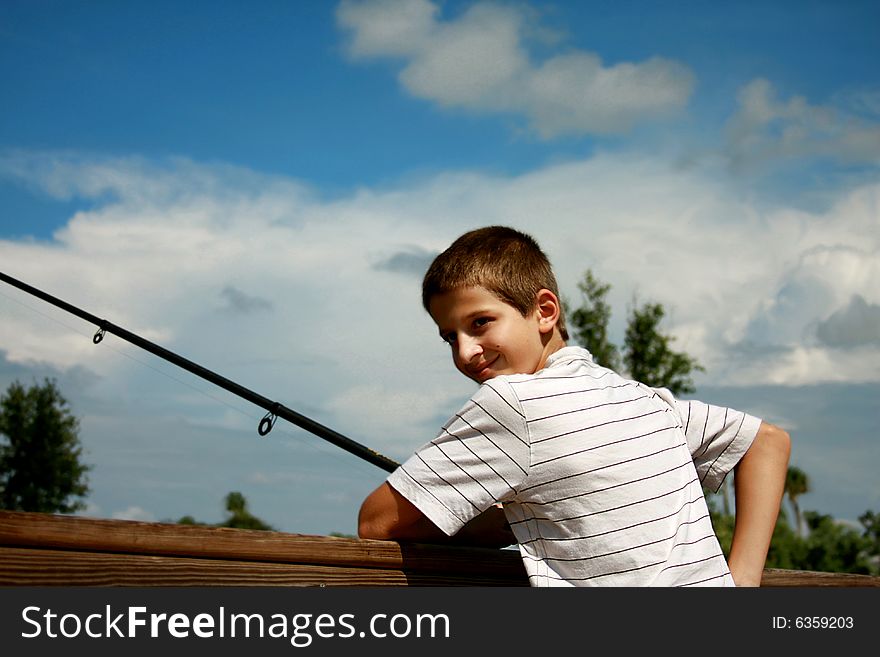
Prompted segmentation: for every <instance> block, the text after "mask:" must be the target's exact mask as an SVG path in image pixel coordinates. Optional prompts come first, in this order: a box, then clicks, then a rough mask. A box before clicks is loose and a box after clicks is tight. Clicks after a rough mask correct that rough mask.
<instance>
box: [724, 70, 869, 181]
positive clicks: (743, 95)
mask: <svg viewBox="0 0 880 657" xmlns="http://www.w3.org/2000/svg"><path fill="white" fill-rule="evenodd" d="M738 103H739V107H738V110H737V112H736V114H735V115H734V116H733V117H732V118H731V120H730V122H729V123H728V126H727V132H728V145H727V146H728V155H729V157H730V160H731V163H732V164H733V166H734V167H736V168H738V169H740V170H744V169H746V168H747V167H750V166H754V165H756V164H763V163H771V162H773V161H777V160H794V159H796V158H827V159H830V160H833V161H835V162H840V163H844V164H852V163H856V164H880V121H878V113H877V107H876V103H877V100H876V93H875V94H869V93H863V94H859V95H857V96H850V97H849V98H848V99H847V105H849V107H851V108H852V111H851V110H848V109H847V107H846V106H834V105H813V104H810V103H809V102H808V100H807V99H806V98H804V97H803V96H792V97H791V98H789V99H787V100H785V99H781V98H779V97H778V93H777V91H776V89H775V88H774V86H773V85H772V84H771V83H770V82H769V81H768V80H766V79H763V78H758V79H755V80H752V81H751V82H749V83H748V84H746V85H745V86H744V87H743V88H742V89H741V90H740V92H739V96H738Z"/></svg>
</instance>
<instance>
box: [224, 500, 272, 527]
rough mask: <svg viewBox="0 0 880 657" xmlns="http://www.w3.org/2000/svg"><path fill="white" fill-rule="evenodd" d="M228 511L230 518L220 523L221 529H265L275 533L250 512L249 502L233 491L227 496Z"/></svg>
mask: <svg viewBox="0 0 880 657" xmlns="http://www.w3.org/2000/svg"><path fill="white" fill-rule="evenodd" d="M226 510H227V511H228V512H229V517H228V518H227V519H226V520H225V521H224V522H222V523H220V526H221V527H236V528H238V529H265V530H268V531H274V529H275V528H274V527H272V526H271V525H269V524H267V523H265V522H263V521H262V520H260V519H259V518H257V516H255V515H253V514H252V513H251V512H250V511H248V508H247V500H246V499H244V495H242V494H241V493H239V492H238V491H232V492H231V493H229V494H228V495H227V496H226Z"/></svg>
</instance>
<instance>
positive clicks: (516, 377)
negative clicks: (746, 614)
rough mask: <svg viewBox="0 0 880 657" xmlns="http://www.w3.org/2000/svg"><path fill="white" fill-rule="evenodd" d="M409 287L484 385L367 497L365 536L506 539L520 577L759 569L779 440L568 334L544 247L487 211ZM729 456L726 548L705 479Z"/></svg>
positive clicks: (707, 578)
mask: <svg viewBox="0 0 880 657" xmlns="http://www.w3.org/2000/svg"><path fill="white" fill-rule="evenodd" d="M422 302H423V305H424V307H425V309H426V310H427V311H428V312H429V314H430V315H431V317H432V319H433V320H434V322H435V323H436V324H437V327H438V329H439V332H440V337H441V338H442V339H443V340H444V341H446V342H447V343H448V344H449V345H450V347H451V349H452V359H453V362H454V363H455V366H456V368H457V369H458V370H459V371H460V372H461V373H462V374H464V375H465V376H467V377H469V378H471V379H473V380H474V381H475V382H477V383H478V384H480V387H479V388H478V390H477V391H476V392H475V393H474V395H473V396H472V397H471V399H470V400H469V401H468V402H467V403H466V404H465V406H464V407H463V408H462V409H461V410H460V411H459V412H458V413H457V414H456V415H455V416H453V417H452V418H451V419H450V420H449V422H448V423H447V424H446V426H444V427H443V429H442V431H441V432H440V434H439V435H438V436H437V438H435V439H434V440H433V441H432V442H430V443H428V444H427V445H425V446H423V447H422V448H420V449H419V450H418V451H417V452H416V454H415V455H413V456H412V457H411V458H410V459H409V460H407V461H406V462H405V463H404V464H403V465H401V466H400V467H399V468H398V469H397V470H395V471H394V472H393V473H392V474H391V475H390V476H389V477H388V479H387V481H386V482H385V483H383V484H382V485H381V486H379V487H378V488H377V489H376V490H375V491H373V493H371V494H370V495H369V496H368V497H367V499H366V500H365V501H364V503H363V505H362V507H361V510H360V515H359V522H358V533H359V535H360V536H361V537H362V538H378V539H394V540H409V541H421V542H438V541H444V540H447V541H448V540H450V539H449V538H448V537H452V539H451V540H452V541H453V542H458V543H466V544H470V545H484V546H495V547H503V546H506V545H510V544H513V543H517V544H518V545H519V550H520V554H521V556H522V559H523V562H524V565H525V568H526V572H527V573H528V576H529V582H530V584H531V585H532V586H691V585H703V586H707V585H708V586H733V585H739V586H758V585H759V584H760V581H761V574H762V572H763V568H764V561H765V559H766V556H767V549H768V547H769V545H770V538H771V535H772V533H773V527H774V525H775V523H776V516H777V514H778V511H779V505H780V502H781V499H782V493H783V486H784V481H785V473H786V470H787V466H788V456H789V451H790V439H789V436H788V434H786V433H785V432H784V431H783V430H781V429H779V428H778V427H775V426H773V425H770V424H767V423H763V422H761V421H760V420H759V419H757V418H755V417H752V416H750V415H747V414H745V413H740V412H738V411H734V410H732V409H724V408H718V407H713V406H708V405H706V404H703V403H701V402H696V401H690V402H688V401H684V402H681V401H677V400H675V399H674V398H673V397H672V395H671V394H670V393H669V391H668V390H665V389H652V388H649V387H647V386H645V385H643V384H641V383H638V382H636V381H630V380H627V379H624V378H622V377H621V376H619V375H618V374H616V373H615V372H613V371H611V370H609V369H606V368H603V367H600V366H598V365H596V364H595V363H594V362H593V360H592V357H591V356H590V354H589V352H588V351H586V350H585V349H582V348H580V347H569V346H567V345H566V339H567V331H566V328H565V320H564V316H563V311H562V307H561V304H560V301H559V293H558V288H557V284H556V280H555V277H554V275H553V271H552V269H551V267H550V263H549V261H548V260H547V258H546V256H545V255H544V253H543V252H542V251H541V249H540V248H539V246H538V245H537V243H536V242H535V241H534V240H533V239H532V238H531V237H529V236H528V235H525V234H523V233H520V232H518V231H515V230H513V229H510V228H505V227H501V226H492V227H488V228H482V229H478V230H475V231H471V232H469V233H466V234H464V235H462V236H461V237H460V238H458V239H457V240H456V241H455V242H454V243H453V244H452V245H451V246H450V247H449V248H448V249H447V250H446V251H444V252H443V253H441V254H440V255H439V256H437V258H436V259H435V260H434V262H433V263H432V264H431V266H430V268H429V269H428V272H427V273H426V274H425V278H424V281H423V285H422ZM731 469H735V472H736V476H735V494H736V528H735V530H734V537H733V544H732V547H731V552H730V558H729V562H728V561H727V560H726V559H725V557H724V555H723V553H722V551H721V548H720V546H719V544H718V540H717V538H716V536H715V534H714V531H713V528H712V525H711V522H710V519H709V513H708V509H707V506H706V501H705V498H704V496H703V492H702V486H710V487H711V488H713V489H714V490H717V489H718V488H719V487H720V486H721V483H722V481H723V480H724V477H725V475H726V474H727V473H728V472H729V471H730V470H731Z"/></svg>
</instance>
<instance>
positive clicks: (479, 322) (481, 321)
mask: <svg viewBox="0 0 880 657" xmlns="http://www.w3.org/2000/svg"><path fill="white" fill-rule="evenodd" d="M490 321H492V320H491V319H490V318H489V317H480V318H478V319H475V320H474V327H475V328H480V327H482V326H485V325H486V324H488V323H489V322H490Z"/></svg>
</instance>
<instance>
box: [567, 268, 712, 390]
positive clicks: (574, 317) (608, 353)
mask: <svg viewBox="0 0 880 657" xmlns="http://www.w3.org/2000/svg"><path fill="white" fill-rule="evenodd" d="M578 289H579V290H580V291H581V305H580V306H579V307H578V308H575V309H574V310H573V311H572V312H571V313H570V314H569V323H570V324H571V328H572V336H573V339H574V340H575V341H577V342H578V343H579V344H581V345H582V346H583V347H585V348H586V349H587V350H588V351H589V352H590V353H591V354H592V355H593V358H594V359H595V360H596V362H597V363H598V364H599V365H603V366H605V367H609V368H611V369H614V370H617V369H620V366H621V365H622V366H623V368H624V369H625V370H626V372H627V374H628V375H629V376H630V377H631V378H633V379H635V380H636V381H641V382H642V383H644V384H645V385H649V386H652V387H655V388H668V389H669V390H670V391H671V392H672V393H673V394H676V395H679V394H682V393H690V392H694V390H695V387H694V383H693V379H692V378H691V374H692V373H693V372H695V371H704V370H703V367H702V366H701V365H700V364H699V363H698V362H697V361H696V359H694V358H693V357H691V356H689V355H688V354H686V353H684V352H679V351H674V350H673V349H672V347H671V345H672V341H673V340H674V339H675V338H673V337H672V336H669V335H666V334H664V333H663V332H661V330H660V323H661V321H662V320H663V317H664V316H665V314H666V311H665V310H664V308H663V306H662V305H661V304H659V303H645V304H643V305H641V306H639V305H638V304H634V305H633V308H632V309H631V310H630V314H629V319H628V322H627V328H626V334H625V336H624V345H623V349H622V350H620V349H618V348H617V347H616V346H615V345H614V344H612V343H611V342H610V341H609V339H608V321H609V319H610V318H611V308H610V306H609V305H608V303H607V302H606V301H605V298H606V296H607V294H608V291H609V290H610V289H611V286H610V285H608V284H607V283H603V282H601V281H600V280H598V279H597V278H596V277H595V276H594V275H593V272H592V271H591V270H589V269H588V270H587V271H586V272H585V273H584V278H583V280H582V281H581V282H580V283H578ZM621 351H622V354H623V357H622V359H621V357H620V353H621Z"/></svg>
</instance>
